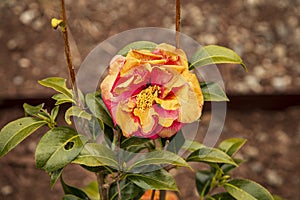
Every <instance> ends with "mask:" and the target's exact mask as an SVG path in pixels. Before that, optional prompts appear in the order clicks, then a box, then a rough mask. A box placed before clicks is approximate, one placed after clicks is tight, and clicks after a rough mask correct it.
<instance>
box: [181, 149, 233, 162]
mask: <svg viewBox="0 0 300 200" xmlns="http://www.w3.org/2000/svg"><path fill="white" fill-rule="evenodd" d="M186 161H188V162H192V161H194V162H208V163H226V164H231V165H234V166H237V164H236V163H235V162H234V160H233V159H232V158H231V157H230V156H228V155H227V154H226V153H224V152H223V151H221V150H219V149H216V148H210V147H202V148H201V149H198V150H196V151H194V152H193V153H191V154H190V155H189V156H188V158H187V159H186Z"/></svg>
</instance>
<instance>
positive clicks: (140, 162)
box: [128, 150, 191, 171]
mask: <svg viewBox="0 0 300 200" xmlns="http://www.w3.org/2000/svg"><path fill="white" fill-rule="evenodd" d="M150 165H176V166H181V167H183V166H184V167H189V168H191V167H190V165H189V164H188V163H187V162H186V161H185V160H184V159H182V158H181V157H180V156H178V155H176V154H175V153H172V152H170V151H164V150H158V151H151V152H149V153H146V154H144V155H142V156H140V157H139V158H137V160H135V161H134V163H133V164H132V165H131V166H130V167H129V168H128V170H129V171H135V170H139V168H141V167H147V166H150Z"/></svg>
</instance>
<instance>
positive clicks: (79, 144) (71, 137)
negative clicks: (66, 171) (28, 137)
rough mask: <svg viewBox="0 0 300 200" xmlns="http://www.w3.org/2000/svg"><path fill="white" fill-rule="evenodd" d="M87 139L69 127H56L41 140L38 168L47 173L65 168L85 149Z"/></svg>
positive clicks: (38, 148) (37, 157)
mask: <svg viewBox="0 0 300 200" xmlns="http://www.w3.org/2000/svg"><path fill="white" fill-rule="evenodd" d="M85 142H86V139H85V138H83V137H82V136H81V135H79V134H78V133H77V132H76V131H75V130H74V129H72V128H69V127H55V128H53V129H51V130H50V131H48V132H47V133H46V134H45V135H44V136H43V137H42V138H41V140H40V142H39V144H38V146H37V148H36V152H35V158H36V166H37V168H43V169H44V170H46V171H47V172H53V171H56V170H58V169H61V168H63V167H64V166H66V165H67V164H69V163H70V162H71V161H72V160H74V159H75V158H76V157H77V156H78V154H79V153H80V152H81V150H82V149H83V145H84V143H85Z"/></svg>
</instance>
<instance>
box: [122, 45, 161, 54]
mask: <svg viewBox="0 0 300 200" xmlns="http://www.w3.org/2000/svg"><path fill="white" fill-rule="evenodd" d="M156 46H157V44H156V43H154V42H150V41H137V42H133V43H130V44H128V45H126V46H125V47H123V48H122V49H121V50H120V51H119V52H118V55H122V56H126V55H127V53H128V52H129V51H130V50H131V49H136V50H142V49H144V50H149V51H153V50H154V49H155V47H156Z"/></svg>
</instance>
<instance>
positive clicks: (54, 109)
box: [50, 106, 59, 122]
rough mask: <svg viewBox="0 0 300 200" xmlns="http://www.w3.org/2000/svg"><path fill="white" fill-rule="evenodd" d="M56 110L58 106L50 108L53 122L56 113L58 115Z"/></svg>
mask: <svg viewBox="0 0 300 200" xmlns="http://www.w3.org/2000/svg"><path fill="white" fill-rule="evenodd" d="M58 111H59V106H55V107H54V108H53V109H52V110H51V114H50V115H51V121H53V122H55V120H56V118H57V115H58Z"/></svg>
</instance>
